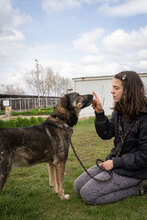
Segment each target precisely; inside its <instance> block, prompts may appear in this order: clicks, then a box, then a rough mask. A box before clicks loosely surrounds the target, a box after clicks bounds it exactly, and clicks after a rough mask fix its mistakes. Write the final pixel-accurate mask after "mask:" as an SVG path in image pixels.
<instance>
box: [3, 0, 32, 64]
mask: <svg viewBox="0 0 147 220" xmlns="http://www.w3.org/2000/svg"><path fill="white" fill-rule="evenodd" d="M29 19H30V16H28V15H26V14H23V13H21V12H20V11H19V10H18V9H14V8H13V7H12V5H11V1H10V0H0V48H1V49H0V60H1V62H6V63H7V62H8V61H12V60H13V59H14V53H16V50H17V49H20V48H23V47H24V46H25V45H24V41H25V36H24V34H23V33H22V32H21V31H20V30H19V26H20V25H21V24H22V23H24V22H26V21H28V20H29Z"/></svg>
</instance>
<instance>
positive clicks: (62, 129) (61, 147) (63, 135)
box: [0, 92, 93, 200]
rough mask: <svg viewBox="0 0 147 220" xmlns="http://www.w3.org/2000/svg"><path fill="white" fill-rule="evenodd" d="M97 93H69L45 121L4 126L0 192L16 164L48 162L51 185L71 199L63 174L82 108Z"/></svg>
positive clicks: (0, 133) (0, 141)
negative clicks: (65, 186) (66, 190)
mask: <svg viewBox="0 0 147 220" xmlns="http://www.w3.org/2000/svg"><path fill="white" fill-rule="evenodd" d="M92 100H93V95H91V94H87V95H79V94H78V93H76V92H73V93H70V94H65V95H64V96H62V97H61V98H60V100H59V103H58V104H57V106H56V107H55V109H54V111H53V113H52V114H51V115H49V116H48V118H47V119H46V120H45V121H44V122H43V123H41V124H39V125H35V126H32V127H27V128H0V191H1V190H2V189H3V187H4V185H5V183H6V180H7V178H8V175H9V173H10V171H11V168H12V166H18V167H28V166H32V165H35V164H38V163H44V162H46V163H47V164H48V172H49V184H50V187H52V188H53V191H54V192H55V193H57V194H58V195H59V197H60V199H61V200H63V199H69V198H70V195H68V194H67V195H65V194H64V190H63V177H64V171H65V164H66V160H67V157H68V151H69V147H70V140H71V136H72V133H73V128H72V127H73V126H74V125H76V124H77V122H78V117H79V113H80V111H81V109H83V108H85V107H87V106H89V105H90V104H91V103H92Z"/></svg>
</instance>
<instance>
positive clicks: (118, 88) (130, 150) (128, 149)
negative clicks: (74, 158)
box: [74, 71, 147, 205]
mask: <svg viewBox="0 0 147 220" xmlns="http://www.w3.org/2000/svg"><path fill="white" fill-rule="evenodd" d="M111 93H112V95H113V100H114V107H113V110H114V111H113V113H112V116H111V119H110V120H109V119H108V118H107V116H106V115H105V114H104V111H103V109H102V106H101V103H100V101H99V98H98V97H97V95H96V94H95V93H93V94H94V96H95V98H94V100H93V104H92V107H93V109H94V110H95V115H96V119H95V127H96V131H97V134H98V135H99V136H100V137H101V138H102V139H111V138H112V137H114V148H113V149H112V150H111V152H110V154H109V155H108V156H107V158H106V161H105V162H103V163H101V164H100V166H101V167H102V168H104V169H105V170H106V171H102V170H101V169H99V168H98V167H97V166H94V167H92V168H90V169H89V170H88V172H89V173H90V174H91V175H92V176H94V177H95V178H96V179H98V180H108V179H109V178H110V176H109V173H108V172H107V171H110V170H111V171H112V172H113V177H112V179H111V180H110V181H106V182H99V181H96V180H94V179H92V178H91V177H90V176H88V175H87V173H85V172H84V173H83V174H81V175H80V176H79V177H78V178H77V179H76V180H75V182H74V188H75V191H76V192H77V193H79V194H80V195H81V197H82V199H83V200H84V201H85V203H87V204H92V205H97V204H107V203H111V202H115V201H118V200H121V199H124V198H126V197H128V196H136V195H142V194H144V193H145V192H147V97H146V96H145V89H144V85H143V82H142V80H141V78H140V77H139V75H138V74H137V73H136V72H132V71H124V72H120V73H118V74H116V75H115V76H114V79H113V83H112V91H111Z"/></svg>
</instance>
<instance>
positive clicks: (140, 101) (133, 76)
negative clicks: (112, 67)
mask: <svg viewBox="0 0 147 220" xmlns="http://www.w3.org/2000/svg"><path fill="white" fill-rule="evenodd" d="M114 78H116V79H119V80H121V82H122V85H123V96H122V98H121V100H120V101H119V102H115V103H114V107H113V109H114V110H116V111H117V112H119V113H122V114H123V115H125V116H126V117H128V118H130V119H136V118H138V116H139V113H140V112H143V111H146V110H147V97H146V94H145V87H144V84H143V82H142V80H141V78H140V77H139V75H138V74H137V73H136V72H134V71H123V72H120V73H118V74H116V75H115V76H114Z"/></svg>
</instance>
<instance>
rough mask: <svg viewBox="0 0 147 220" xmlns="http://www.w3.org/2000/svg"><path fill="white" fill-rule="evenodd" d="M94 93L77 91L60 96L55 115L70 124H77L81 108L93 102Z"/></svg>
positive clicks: (53, 114)
mask: <svg viewBox="0 0 147 220" xmlns="http://www.w3.org/2000/svg"><path fill="white" fill-rule="evenodd" d="M92 99H93V95H90V94H88V95H79V94H78V93H77V92H73V93H70V94H66V95H64V96H62V97H61V98H60V102H59V103H58V105H57V106H56V108H55V110H54V112H53V113H52V114H51V115H52V116H53V117H58V118H60V119H62V120H63V121H64V122H66V123H67V124H68V125H69V126H71V127H72V126H73V125H76V124H77V122H78V117H79V112H80V111H81V109H83V108H85V107H87V106H89V105H90V104H92Z"/></svg>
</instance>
